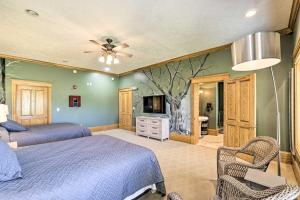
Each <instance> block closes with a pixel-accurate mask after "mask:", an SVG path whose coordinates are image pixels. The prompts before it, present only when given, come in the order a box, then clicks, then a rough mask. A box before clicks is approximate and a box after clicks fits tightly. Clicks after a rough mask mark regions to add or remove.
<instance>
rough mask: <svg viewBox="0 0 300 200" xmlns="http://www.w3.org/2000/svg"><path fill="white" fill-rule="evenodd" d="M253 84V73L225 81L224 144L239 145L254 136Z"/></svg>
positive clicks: (254, 83) (254, 102)
mask: <svg viewBox="0 0 300 200" xmlns="http://www.w3.org/2000/svg"><path fill="white" fill-rule="evenodd" d="M255 85H256V81H255V74H250V75H247V76H244V77H240V78H237V79H234V80H230V81H225V84H224V88H225V90H224V91H225V93H224V145H225V146H229V147H239V146H242V145H244V144H246V143H247V142H248V141H249V140H250V139H251V138H253V137H255V136H256V110H255V109H256V92H255Z"/></svg>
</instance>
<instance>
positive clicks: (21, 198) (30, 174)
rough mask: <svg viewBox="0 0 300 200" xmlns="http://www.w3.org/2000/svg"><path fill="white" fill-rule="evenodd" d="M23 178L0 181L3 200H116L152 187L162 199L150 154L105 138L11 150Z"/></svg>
mask: <svg viewBox="0 0 300 200" xmlns="http://www.w3.org/2000/svg"><path fill="white" fill-rule="evenodd" d="M16 155H17V158H18V160H19V163H20V165H21V169H22V175H23V178H19V179H16V180H12V181H7V182H0V199H3V200H4V199H5V200H121V199H124V198H125V197H127V196H129V195H131V194H133V193H134V192H136V191H137V190H139V189H141V188H143V187H145V186H148V185H151V184H156V187H157V190H158V192H160V193H162V194H165V187H164V178H163V176H162V173H161V170H160V166H159V163H158V161H157V159H156V156H155V154H154V153H153V152H152V151H151V150H149V149H147V148H144V147H141V146H138V145H135V144H131V143H128V142H125V141H122V140H119V139H117V138H113V137H111V136H107V135H98V136H91V137H83V138H77V139H71V140H67V141H59V142H53V143H47V144H39V145H33V146H27V147H22V148H19V149H16Z"/></svg>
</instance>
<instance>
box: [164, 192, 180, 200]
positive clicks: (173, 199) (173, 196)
mask: <svg viewBox="0 0 300 200" xmlns="http://www.w3.org/2000/svg"><path fill="white" fill-rule="evenodd" d="M167 200H183V198H182V197H181V196H180V195H179V194H178V193H176V192H171V193H169V194H168V196H167Z"/></svg>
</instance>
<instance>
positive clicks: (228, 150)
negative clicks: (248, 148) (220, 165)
mask: <svg viewBox="0 0 300 200" xmlns="http://www.w3.org/2000/svg"><path fill="white" fill-rule="evenodd" d="M240 150H241V149H240V148H232V147H224V146H223V147H219V148H218V150H217V160H218V161H219V160H223V159H222V157H223V158H225V160H224V161H226V160H227V159H226V158H229V159H228V160H235V155H236V154H237V153H238V152H239V151H240Z"/></svg>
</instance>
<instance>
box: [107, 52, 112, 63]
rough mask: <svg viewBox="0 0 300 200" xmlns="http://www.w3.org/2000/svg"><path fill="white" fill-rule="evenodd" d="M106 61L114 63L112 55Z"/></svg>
mask: <svg viewBox="0 0 300 200" xmlns="http://www.w3.org/2000/svg"><path fill="white" fill-rule="evenodd" d="M106 60H107V61H109V62H112V61H113V57H112V55H110V54H109V55H107V57H106Z"/></svg>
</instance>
